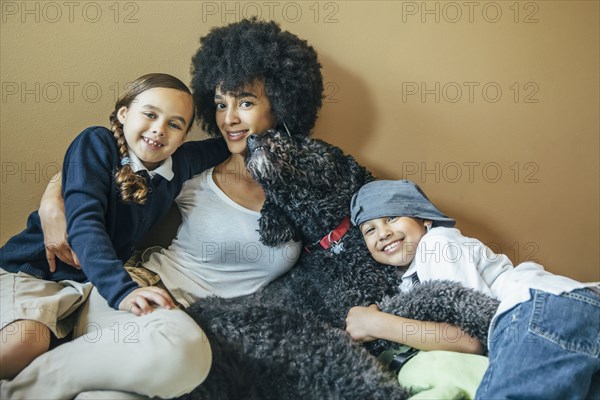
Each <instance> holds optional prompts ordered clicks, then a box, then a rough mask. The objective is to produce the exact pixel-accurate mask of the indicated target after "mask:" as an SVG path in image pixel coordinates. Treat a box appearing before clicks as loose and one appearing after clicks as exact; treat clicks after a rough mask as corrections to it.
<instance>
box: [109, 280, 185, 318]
mask: <svg viewBox="0 0 600 400" xmlns="http://www.w3.org/2000/svg"><path fill="white" fill-rule="evenodd" d="M155 306H157V307H163V308H166V309H167V310H169V309H171V308H176V305H175V302H174V301H173V299H172V298H171V295H169V293H168V292H167V291H166V290H164V289H161V288H158V287H156V286H149V287H141V288H138V289H135V290H134V291H132V292H131V293H129V294H128V295H127V296H125V298H124V299H123V300H121V303H120V304H119V310H122V311H129V312H132V313H134V314H135V315H138V316H140V315H146V314H149V313H151V312H152V311H154V308H155Z"/></svg>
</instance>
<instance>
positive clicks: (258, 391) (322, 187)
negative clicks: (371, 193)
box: [187, 131, 497, 399]
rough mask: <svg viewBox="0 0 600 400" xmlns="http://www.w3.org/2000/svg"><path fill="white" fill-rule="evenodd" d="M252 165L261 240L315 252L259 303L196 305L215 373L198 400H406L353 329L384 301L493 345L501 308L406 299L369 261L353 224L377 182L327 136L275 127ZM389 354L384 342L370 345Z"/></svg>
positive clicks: (416, 293)
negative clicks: (353, 204)
mask: <svg viewBox="0 0 600 400" xmlns="http://www.w3.org/2000/svg"><path fill="white" fill-rule="evenodd" d="M246 163H247V167H248V170H249V171H250V173H251V175H252V177H253V178H254V179H255V180H256V181H257V182H259V183H260V184H261V186H262V187H263V189H264V190H265V193H266V202H265V204H264V206H263V209H262V210H261V218H260V235H261V241H262V242H263V243H265V244H267V245H270V246H277V245H280V244H283V243H286V242H288V241H289V240H291V239H297V240H302V242H303V243H304V244H306V246H307V250H308V251H307V252H306V253H304V254H303V255H302V256H301V258H300V260H299V262H298V263H297V265H296V266H295V267H294V268H293V269H292V270H291V271H289V272H288V273H286V274H285V275H283V276H282V277H281V278H279V279H278V280H276V281H274V282H273V283H271V284H269V285H267V286H266V287H265V288H264V289H262V290H261V291H259V292H257V293H256V294H254V295H251V296H246V297H243V298H236V299H220V298H215V297H212V298H207V299H202V300H200V301H198V302H197V303H195V304H194V305H192V307H190V309H189V313H190V315H192V317H194V319H195V320H196V321H197V322H198V323H199V324H200V326H202V327H203V328H204V329H205V331H206V332H207V335H208V339H209V340H210V342H211V346H212V348H213V366H212V370H211V373H210V375H209V377H208V378H207V380H206V381H205V383H203V384H202V385H201V386H200V387H198V388H197V389H196V390H195V391H194V392H192V393H191V394H190V395H188V396H187V398H191V399H246V398H248V399H367V398H368V399H403V398H407V397H408V393H407V391H406V390H404V389H403V388H401V387H400V386H399V385H398V383H397V381H396V380H395V377H394V376H392V375H391V374H389V373H388V372H386V371H384V370H383V369H382V367H381V366H380V365H379V364H378V362H377V361H376V359H375V358H374V357H373V356H372V355H371V354H369V353H368V352H367V351H366V350H365V349H364V348H363V347H361V346H359V345H357V344H356V343H354V342H352V341H351V340H350V339H349V338H348V336H347V335H346V334H345V332H344V331H343V328H344V320H345V317H346V314H347V312H348V310H349V309H350V308H351V307H353V306H355V305H363V306H367V305H370V304H373V303H378V304H379V305H380V307H382V310H383V311H386V312H392V313H395V314H397V315H402V316H405V317H407V318H413V319H422V320H429V321H440V322H441V321H443V322H448V323H451V324H454V325H457V326H459V327H460V328H462V329H463V330H465V331H466V332H467V333H469V334H471V335H473V336H475V337H477V338H479V339H480V340H481V341H482V343H485V340H486V335H487V327H488V326H489V322H490V320H491V317H492V315H493V313H494V311H495V309H496V307H497V302H496V301H495V300H492V299H490V298H488V297H487V296H484V295H482V294H480V293H477V292H475V291H472V290H469V289H465V288H463V287H462V286H460V285H458V284H456V283H450V282H435V283H423V284H421V285H420V286H419V287H418V288H417V289H415V290H413V291H412V292H410V293H409V294H399V293H398V291H397V287H398V285H399V283H400V272H399V270H398V268H395V267H389V266H384V265H381V264H378V263H376V262H375V261H374V260H373V259H372V258H371V257H370V255H369V253H368V251H367V249H366V246H365V245H364V243H363V240H362V237H361V235H360V232H359V230H358V229H356V228H354V227H350V226H349V225H348V223H347V216H348V213H349V204H350V199H351V197H352V195H353V194H354V193H355V192H356V191H357V190H358V189H359V188H360V187H361V186H362V185H363V184H365V183H367V182H369V181H371V180H373V177H372V176H371V174H370V173H369V171H367V170H366V169H365V168H364V167H362V166H360V165H359V164H358V163H357V162H356V161H355V160H354V159H353V158H352V157H351V156H348V155H344V154H343V152H342V151H341V150H340V149H339V148H337V147H335V146H332V145H330V144H327V143H325V142H323V141H320V140H317V139H306V138H295V137H292V136H291V135H289V134H287V133H285V132H279V131H268V132H267V133H265V134H264V135H261V136H257V135H252V136H250V137H249V138H248V153H247V156H246ZM346 228H347V229H346ZM322 244H323V245H322ZM385 346H387V344H386V343H384V342H383V341H376V342H374V343H372V344H371V345H370V348H371V350H373V351H380V350H382V349H383V348H384V347H385Z"/></svg>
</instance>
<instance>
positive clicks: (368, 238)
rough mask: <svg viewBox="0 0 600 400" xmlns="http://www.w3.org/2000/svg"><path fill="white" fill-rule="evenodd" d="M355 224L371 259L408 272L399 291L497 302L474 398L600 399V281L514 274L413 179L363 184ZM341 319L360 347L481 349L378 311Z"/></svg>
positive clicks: (523, 270) (535, 270) (540, 271)
mask: <svg viewBox="0 0 600 400" xmlns="http://www.w3.org/2000/svg"><path fill="white" fill-rule="evenodd" d="M351 219H352V223H353V224H354V225H356V226H358V227H359V228H360V230H361V232H362V234H363V237H364V239H365V243H366V245H367V248H368V249H369V252H370V253H371V255H372V256H373V258H374V259H375V260H376V261H378V262H380V263H382V264H387V265H394V266H398V267H402V268H406V272H405V273H404V275H403V277H402V283H401V285H400V290H402V291H409V290H410V289H411V288H412V286H414V285H416V284H418V283H419V282H423V281H428V280H452V281H456V282H460V283H461V284H463V285H464V286H465V287H469V288H472V289H475V290H479V291H481V292H483V293H485V294H488V295H490V296H492V297H494V298H496V299H498V300H499V301H500V306H499V307H498V310H497V312H496V314H495V315H494V318H493V319H492V322H491V325H490V334H489V339H488V349H489V360H490V366H489V368H488V369H487V371H486V373H485V375H484V377H483V380H482V382H481V385H480V386H479V389H478V391H477V395H476V398H494V399H496V398H509V397H516V398H580V399H582V398H600V372H599V371H600V295H599V294H598V292H597V291H598V290H599V289H600V288H599V286H598V284H595V285H594V284H584V283H580V282H577V281H574V280H572V279H569V278H567V277H563V276H558V275H554V274H551V273H550V272H547V271H545V270H544V268H543V267H542V266H541V265H539V264H536V263H533V262H524V263H522V264H519V265H518V266H516V267H514V266H513V265H512V263H511V261H510V260H509V258H508V257H507V256H505V255H503V254H494V253H493V252H492V251H491V250H490V249H489V248H488V247H487V246H485V245H484V244H483V243H482V242H481V241H479V240H477V239H473V238H468V237H465V236H463V235H462V234H461V233H460V231H459V230H458V229H456V228H454V225H455V221H454V220H453V219H451V218H449V217H447V216H446V215H444V214H443V213H442V212H441V211H439V210H438V209H437V208H436V207H435V206H434V205H433V204H432V203H431V202H430V201H429V199H428V198H427V196H426V195H425V194H424V193H423V191H422V190H421V189H420V188H419V187H418V186H417V185H416V184H414V183H413V182H410V181H406V180H400V181H385V180H381V181H374V182H371V183H368V184H366V185H365V186H363V187H362V188H361V189H360V190H359V191H358V193H356V194H355V195H354V197H353V198H352V203H351ZM346 322H347V328H346V330H347V332H348V333H349V334H350V335H351V336H352V338H353V339H355V340H359V341H363V342H364V341H370V340H374V339H378V338H379V339H387V340H391V341H395V342H399V343H404V344H408V345H410V346H412V347H416V348H419V349H425V350H434V349H438V350H454V351H461V352H470V353H477V352H481V346H480V344H479V343H478V342H477V340H476V339H473V338H470V337H468V336H467V335H466V334H462V335H461V332H460V331H459V330H458V328H454V329H456V331H455V332H453V331H449V330H448V329H449V328H448V327H446V326H444V324H441V323H434V322H425V321H412V320H408V319H406V318H402V317H398V316H394V315H390V314H385V313H383V312H381V311H379V309H378V308H377V306H375V305H372V306H370V307H354V308H352V309H351V310H350V311H349V313H348V317H347V319H346ZM428 324H429V325H428ZM433 332H436V333H437V334H435V335H434V334H432V333H433Z"/></svg>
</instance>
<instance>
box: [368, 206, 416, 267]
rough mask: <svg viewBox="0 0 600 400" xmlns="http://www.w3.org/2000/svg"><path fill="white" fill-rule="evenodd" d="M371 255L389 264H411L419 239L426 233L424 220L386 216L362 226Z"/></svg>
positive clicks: (400, 265)
mask: <svg viewBox="0 0 600 400" xmlns="http://www.w3.org/2000/svg"><path fill="white" fill-rule="evenodd" d="M360 231H361V232H362V234H363V238H364V239H365V243H366V244H367V248H368V249H369V252H370V253H371V256H372V257H373V258H374V259H375V260H376V261H378V262H380V263H382V264H387V265H394V266H398V267H404V266H407V265H409V264H410V263H411V262H412V260H413V258H414V257H415V253H416V251H417V246H418V244H419V241H420V240H421V238H422V237H423V235H425V227H424V225H423V220H422V219H419V218H411V217H384V218H376V219H372V220H370V221H366V222H365V223H363V224H362V225H361V226H360Z"/></svg>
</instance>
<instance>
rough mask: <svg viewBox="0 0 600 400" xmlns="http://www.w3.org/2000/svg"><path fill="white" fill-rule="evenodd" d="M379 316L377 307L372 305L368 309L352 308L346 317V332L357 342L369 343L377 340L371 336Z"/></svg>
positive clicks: (379, 312)
mask: <svg viewBox="0 0 600 400" xmlns="http://www.w3.org/2000/svg"><path fill="white" fill-rule="evenodd" d="M380 314H381V311H380V310H379V307H377V305H376V304H372V305H370V306H369V307H358V306H357V307H352V308H351V309H350V311H348V316H347V317H346V332H347V333H348V334H349V335H350V337H351V338H352V339H354V340H356V341H358V342H361V343H364V342H371V341H373V340H375V339H379V338H378V337H377V336H374V335H373V331H374V329H373V328H374V327H376V326H377V323H378V317H379V315H380Z"/></svg>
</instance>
